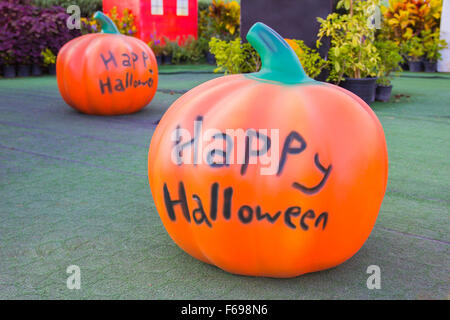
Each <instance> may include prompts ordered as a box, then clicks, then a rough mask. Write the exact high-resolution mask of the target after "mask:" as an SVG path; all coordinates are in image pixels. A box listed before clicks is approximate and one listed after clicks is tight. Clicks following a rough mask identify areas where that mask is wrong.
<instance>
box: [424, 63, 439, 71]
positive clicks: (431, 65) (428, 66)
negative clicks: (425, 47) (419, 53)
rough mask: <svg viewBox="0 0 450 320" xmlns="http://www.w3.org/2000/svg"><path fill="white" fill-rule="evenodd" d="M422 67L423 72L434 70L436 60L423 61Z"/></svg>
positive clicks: (435, 68)
mask: <svg viewBox="0 0 450 320" xmlns="http://www.w3.org/2000/svg"><path fill="white" fill-rule="evenodd" d="M423 67H424V71H425V72H436V71H437V62H436V61H424V62H423Z"/></svg>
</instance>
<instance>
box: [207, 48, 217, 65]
mask: <svg viewBox="0 0 450 320" xmlns="http://www.w3.org/2000/svg"><path fill="white" fill-rule="evenodd" d="M206 63H208V64H213V65H215V64H216V57H215V56H214V55H213V54H212V53H211V52H209V51H208V52H206Z"/></svg>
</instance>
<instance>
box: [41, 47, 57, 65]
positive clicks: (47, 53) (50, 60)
mask: <svg viewBox="0 0 450 320" xmlns="http://www.w3.org/2000/svg"><path fill="white" fill-rule="evenodd" d="M41 56H42V58H43V63H44V65H45V66H48V65H52V64H56V56H55V54H54V53H53V52H52V50H50V49H49V48H45V50H43V51H42V52H41Z"/></svg>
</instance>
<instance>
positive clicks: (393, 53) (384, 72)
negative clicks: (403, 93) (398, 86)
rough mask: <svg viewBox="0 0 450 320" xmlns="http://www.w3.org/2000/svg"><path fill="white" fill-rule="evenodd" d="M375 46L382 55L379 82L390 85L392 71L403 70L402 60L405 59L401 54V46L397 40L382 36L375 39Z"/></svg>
mask: <svg viewBox="0 0 450 320" xmlns="http://www.w3.org/2000/svg"><path fill="white" fill-rule="evenodd" d="M375 47H376V48H377V52H378V54H379V57H380V62H379V63H378V72H377V77H378V79H377V83H378V84H380V85H383V86H390V85H391V78H390V75H391V73H392V72H394V71H400V70H401V67H400V62H402V61H403V57H402V55H401V54H400V48H399V46H398V45H397V43H396V42H395V41H392V40H387V39H382V38H380V39H377V40H376V41H375Z"/></svg>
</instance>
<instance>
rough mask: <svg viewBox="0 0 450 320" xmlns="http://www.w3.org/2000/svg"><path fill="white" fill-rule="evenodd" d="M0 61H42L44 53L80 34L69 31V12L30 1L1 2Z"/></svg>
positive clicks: (55, 49)
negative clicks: (42, 6) (38, 5)
mask: <svg viewBox="0 0 450 320" xmlns="http://www.w3.org/2000/svg"><path fill="white" fill-rule="evenodd" d="M0 17H2V18H1V19H0V57H1V60H2V61H0V63H2V64H11V65H14V64H17V65H32V64H36V65H39V64H42V62H43V60H42V59H43V58H42V56H41V52H42V51H43V50H45V49H46V48H49V49H50V50H51V51H52V52H56V53H57V52H58V51H59V49H60V48H61V47H62V46H63V45H64V44H65V43H66V42H68V41H70V40H71V39H73V38H75V37H77V36H79V35H80V31H79V30H69V29H68V28H67V26H66V20H67V18H68V17H69V15H68V14H67V13H66V10H65V9H64V8H62V7H60V6H52V7H45V8H40V7H37V6H34V5H32V4H31V2H30V1H27V0H15V1H12V0H3V1H0Z"/></svg>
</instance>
